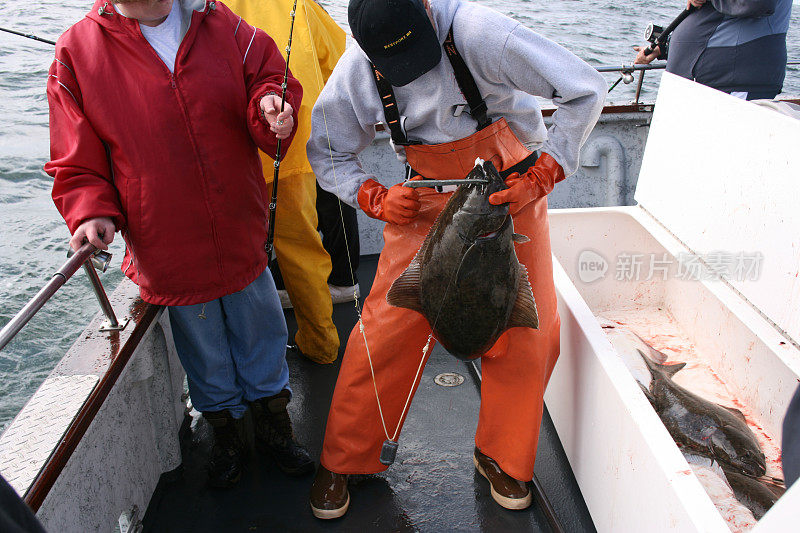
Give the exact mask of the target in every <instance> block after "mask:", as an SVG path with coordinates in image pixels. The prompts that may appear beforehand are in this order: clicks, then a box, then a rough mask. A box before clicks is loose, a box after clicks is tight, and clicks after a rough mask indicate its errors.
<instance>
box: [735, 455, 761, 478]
mask: <svg viewBox="0 0 800 533" xmlns="http://www.w3.org/2000/svg"><path fill="white" fill-rule="evenodd" d="M739 468H740V469H741V470H742V471H743V472H744V473H745V474H749V475H751V476H756V477H758V476H763V475H764V474H765V473H766V472H767V465H766V462H761V461H759V460H758V459H752V458H745V459H744V460H743V461H742V464H741V465H739Z"/></svg>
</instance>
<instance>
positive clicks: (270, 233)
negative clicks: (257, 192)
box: [265, 0, 297, 260]
mask: <svg viewBox="0 0 800 533" xmlns="http://www.w3.org/2000/svg"><path fill="white" fill-rule="evenodd" d="M296 11H297V0H294V4H293V5H292V11H291V12H290V13H289V16H290V17H291V19H292V23H291V26H289V43H288V44H287V45H286V69H285V70H284V71H283V83H282V84H281V109H280V113H283V107H284V105H285V104H286V82H287V80H288V79H289V56H290V55H291V53H292V33H293V32H294V18H295V13H296ZM280 169H281V139H278V147H277V149H276V150H275V174H274V175H273V178H272V198H270V200H269V227H268V229H267V245H266V247H265V250H266V251H267V258H269V259H270V260H271V258H272V249H273V247H274V244H275V212H276V211H277V207H278V173H279V172H280Z"/></svg>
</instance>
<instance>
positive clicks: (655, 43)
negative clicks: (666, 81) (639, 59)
mask: <svg viewBox="0 0 800 533" xmlns="http://www.w3.org/2000/svg"><path fill="white" fill-rule="evenodd" d="M696 10H697V8H696V7H694V6H693V5H689V7H687V8H686V9H684V10H683V11H681V13H680V15H678V16H677V17H675V20H673V21H672V22H670V23H669V26H667V27H666V28H662V27H661V26H656V25H655V24H653V23H652V22H651V23H650V24H648V25H647V29H645V31H644V38H645V40H647V41H648V42H649V43H650V46H648V47H647V48H645V49H644V55H646V56H648V55H650V54H652V53H653V50H655V49H656V48H659V49H660V50H662V51H663V50H664V49H665V48H666V43H667V38H668V37H669V35H670V34H671V33H672V32H673V31H674V30H675V28H677V27H678V25H679V24H680V23H681V22H683V21H684V19H685V18H686V17H688V16H689V15H691V14H692V13H693V12H695V11H696ZM652 68H663V67H652ZM598 70H599V69H598ZM634 70H640V71H642V72H641V73H640V75H639V89H638V90H637V91H636V92H637V100H638V92H639V90H641V85H642V80H643V76H644V71H645V70H649V69H647V68H630V69H626V70H623V71H622V75H621V76H620V77H619V79H617V81H615V82H614V84H613V85H612V86H611V88H610V89H609V90H608V92H611V91H613V90H614V87H616V86H617V85H619V82H621V81H624V82H625V84H626V85H627V84H628V83H631V82H632V81H633V71H634ZM600 72H603V71H600Z"/></svg>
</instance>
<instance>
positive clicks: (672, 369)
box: [656, 363, 686, 377]
mask: <svg viewBox="0 0 800 533" xmlns="http://www.w3.org/2000/svg"><path fill="white" fill-rule="evenodd" d="M656 364H658V363H656ZM659 366H660V367H661V370H663V371H664V372H666V374H667V375H668V376H669V377H672V376H674V375H675V374H677V373H678V371H679V370H681V369H682V368H683V367H685V366H686V363H675V364H674V365H659Z"/></svg>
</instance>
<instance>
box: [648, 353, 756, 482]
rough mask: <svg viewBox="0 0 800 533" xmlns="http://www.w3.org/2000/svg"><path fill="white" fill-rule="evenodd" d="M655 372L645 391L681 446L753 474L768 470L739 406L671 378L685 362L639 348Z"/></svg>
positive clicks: (736, 469)
mask: <svg viewBox="0 0 800 533" xmlns="http://www.w3.org/2000/svg"><path fill="white" fill-rule="evenodd" d="M639 354H640V355H641V357H642V359H643V360H644V362H645V364H646V365H647V367H648V369H649V370H650V373H651V375H652V380H651V382H650V387H649V389H648V388H645V387H642V390H643V391H644V393H645V395H646V396H647V398H648V400H650V403H651V404H652V406H653V408H654V409H655V410H656V413H658V416H659V418H661V421H662V422H663V423H664V426H666V428H667V430H668V431H669V434H670V435H671V436H672V438H673V439H674V440H675V442H676V443H677V444H678V446H680V447H682V448H684V449H685V450H689V451H691V452H693V453H697V454H700V455H704V456H706V457H710V458H712V459H714V460H716V461H717V462H719V463H720V465H721V466H722V467H723V468H725V467H727V468H729V469H732V470H734V471H736V472H741V473H743V474H748V475H750V476H756V477H757V476H763V475H764V474H765V473H766V471H767V468H766V459H765V457H764V452H763V451H761V447H760V446H759V445H758V441H757V440H756V436H755V435H754V434H753V431H752V430H751V429H750V427H749V426H748V425H747V423H746V422H745V417H744V415H743V414H742V412H741V411H739V410H738V409H733V408H730V407H724V406H722V405H719V404H716V403H714V402H710V401H708V400H706V399H704V398H701V397H700V396H698V395H696V394H694V393H693V392H691V391H688V390H687V389H685V388H683V387H681V386H680V385H678V384H677V383H675V382H674V381H673V380H672V376H673V375H675V373H676V372H678V371H679V370H680V369H681V368H683V367H684V366H686V364H685V363H679V364H675V365H661V364H658V363H655V362H653V361H651V360H650V358H649V357H647V356H646V355H644V354H643V353H642V352H641V351H639Z"/></svg>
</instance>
